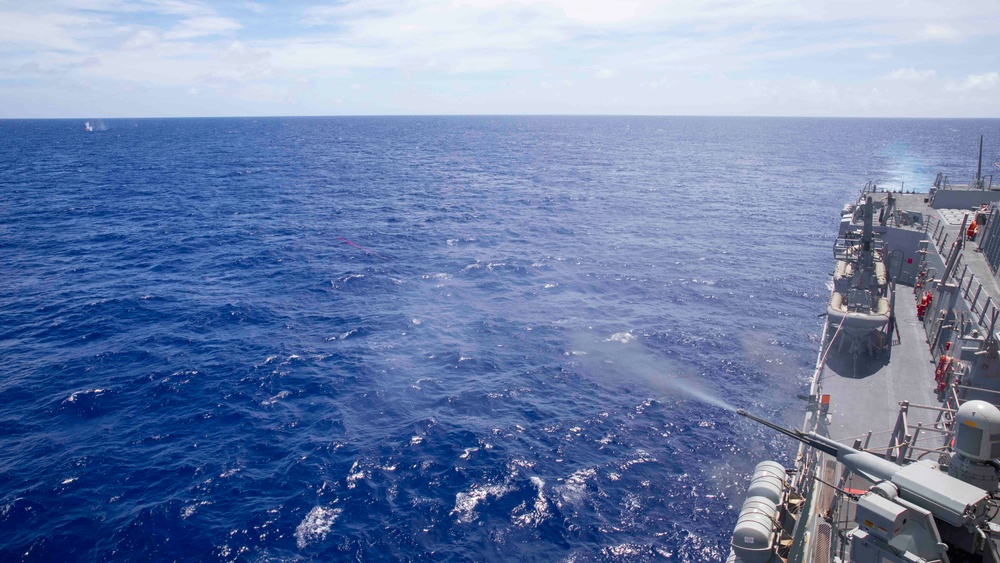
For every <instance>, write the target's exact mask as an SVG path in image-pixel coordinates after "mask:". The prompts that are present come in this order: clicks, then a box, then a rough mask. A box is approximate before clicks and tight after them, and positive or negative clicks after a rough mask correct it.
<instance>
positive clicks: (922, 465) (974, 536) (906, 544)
mask: <svg viewBox="0 0 1000 563" xmlns="http://www.w3.org/2000/svg"><path fill="white" fill-rule="evenodd" d="M736 412H737V414H740V415H741V416H745V417H747V418H749V419H751V420H753V421H755V422H759V423H760V424H763V425H764V426H767V427H768V428H771V429H772V430H775V431H777V432H780V433H782V434H784V435H786V436H789V437H791V438H794V439H796V440H798V441H800V442H802V443H804V444H806V445H808V446H811V447H813V448H815V449H816V450H818V451H820V452H823V453H824V454H827V455H830V456H833V457H835V458H836V459H837V461H838V462H840V463H841V464H842V465H843V466H844V467H845V468H846V469H847V470H849V471H850V472H852V473H854V474H857V475H860V476H861V477H864V478H866V479H868V480H869V481H871V482H872V483H874V485H873V486H872V487H871V489H870V490H869V492H867V493H866V494H864V495H863V496H862V497H861V498H860V499H858V501H857V505H856V514H855V521H856V522H857V524H858V527H857V528H855V529H853V530H852V531H851V532H850V534H851V537H852V547H851V551H852V557H851V559H850V561H852V562H859V563H863V562H867V561H872V562H876V561H878V562H881V561H900V562H903V561H913V560H923V559H907V558H906V557H905V556H904V554H910V555H913V556H917V557H922V558H924V559H926V560H937V559H940V560H941V561H945V562H947V561H949V559H948V553H949V551H948V549H949V548H951V549H956V550H958V551H964V552H966V553H972V554H976V553H978V554H980V555H981V556H983V561H991V560H992V561H994V562H996V563H1000V549H998V547H997V545H996V544H995V540H994V538H993V534H991V531H990V530H991V525H990V524H989V522H988V513H989V512H990V509H991V508H992V507H994V506H995V501H994V500H993V498H992V496H991V495H990V494H989V493H988V492H987V491H985V490H983V489H980V488H978V487H975V486H973V485H970V484H968V483H966V482H964V481H961V480H959V479H957V478H955V477H952V476H950V475H948V474H947V473H944V472H942V471H941V470H940V468H939V466H938V464H936V463H934V462H930V461H920V462H915V463H911V464H909V465H905V466H900V465H896V464H895V463H892V462H890V461H888V460H886V459H883V458H881V457H879V456H877V455H875V454H872V453H869V452H865V451H860V450H857V449H855V448H852V447H850V446H846V445H844V444H840V443H838V442H836V441H834V440H832V439H830V438H827V437H824V436H820V435H818V434H816V433H815V432H802V431H799V430H789V429H787V428H783V427H781V426H778V425H777V424H774V423H772V422H769V421H767V420H764V419H761V418H758V417H756V416H753V415H751V414H749V413H747V412H746V411H745V410H742V409H740V410H737V411H736ZM826 508H827V507H818V510H819V511H820V512H819V513H821V512H822V511H824V510H826ZM942 523H943V524H946V525H941V524H942ZM998 530H1000V528H998ZM994 533H996V532H994Z"/></svg>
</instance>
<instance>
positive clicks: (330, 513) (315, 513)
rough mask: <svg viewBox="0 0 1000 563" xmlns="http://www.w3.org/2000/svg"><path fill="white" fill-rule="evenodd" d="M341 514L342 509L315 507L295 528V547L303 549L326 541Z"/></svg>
mask: <svg viewBox="0 0 1000 563" xmlns="http://www.w3.org/2000/svg"><path fill="white" fill-rule="evenodd" d="M341 512H343V509H341V508H324V507H322V506H314V507H313V509H312V510H310V511H309V514H306V517H305V518H303V519H302V522H299V525H298V527H297V528H295V545H297V546H299V549H303V548H305V547H306V546H307V545H309V544H311V543H315V542H317V541H322V540H324V539H326V535H327V534H328V533H330V528H331V527H332V526H333V523H334V522H336V521H337V517H339V516H340V513H341Z"/></svg>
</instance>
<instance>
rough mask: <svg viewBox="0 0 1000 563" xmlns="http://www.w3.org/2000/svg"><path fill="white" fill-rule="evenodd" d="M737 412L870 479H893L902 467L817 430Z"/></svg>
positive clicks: (738, 410) (741, 411)
mask: <svg viewBox="0 0 1000 563" xmlns="http://www.w3.org/2000/svg"><path fill="white" fill-rule="evenodd" d="M736 414H739V415H740V416H745V417H747V418H749V419H750V420H753V421H754V422H759V423H760V424H763V425H764V426H767V427H768V428H770V429H772V430H775V431H777V432H780V433H782V434H784V435H785V436H788V437H790V438H795V439H796V440H798V441H800V442H802V443H803V444H806V445H808V446H812V447H814V448H816V449H817V450H819V451H821V452H823V453H825V454H829V455H832V456H833V457H835V458H837V461H839V462H840V463H843V464H844V466H845V467H847V468H848V469H849V470H851V471H852V472H855V473H860V474H862V475H864V476H865V477H868V478H870V479H873V480H886V479H891V478H892V476H893V475H894V474H895V473H896V472H897V471H899V469H900V466H898V465H896V464H895V463H892V462H891V461H888V460H886V459H882V458H880V457H878V456H876V455H873V454H870V453H868V452H864V451H859V450H856V449H854V448H852V447H850V446H845V445H844V444H840V443H838V442H837V441H836V440H832V439H830V438H827V437H825V436H820V435H818V434H816V433H815V432H809V433H806V432H802V431H801V430H789V429H788V428H783V427H781V426H778V425H777V424H775V423H773V422H770V421H767V420H764V419H763V418H759V417H756V416H754V415H752V414H750V413H748V412H747V411H745V410H743V409H737V411H736Z"/></svg>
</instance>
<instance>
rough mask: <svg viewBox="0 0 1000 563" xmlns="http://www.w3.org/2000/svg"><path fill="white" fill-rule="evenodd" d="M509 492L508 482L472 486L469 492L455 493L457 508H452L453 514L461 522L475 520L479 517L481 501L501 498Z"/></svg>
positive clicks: (466, 522) (465, 522)
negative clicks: (478, 507)
mask: <svg viewBox="0 0 1000 563" xmlns="http://www.w3.org/2000/svg"><path fill="white" fill-rule="evenodd" d="M509 492H510V485H509V484H508V483H507V482H504V483H501V484H491V485H478V486H475V487H472V488H471V489H469V492H467V493H458V494H457V495H455V508H453V509H452V511H451V515H453V516H456V517H457V518H456V520H457V521H458V523H459V524H468V523H470V522H474V521H475V520H476V518H478V517H479V515H478V514H477V513H476V507H477V506H479V503H480V502H482V501H484V500H486V499H488V498H489V497H493V498H500V497H502V496H504V495H505V494H507V493H509Z"/></svg>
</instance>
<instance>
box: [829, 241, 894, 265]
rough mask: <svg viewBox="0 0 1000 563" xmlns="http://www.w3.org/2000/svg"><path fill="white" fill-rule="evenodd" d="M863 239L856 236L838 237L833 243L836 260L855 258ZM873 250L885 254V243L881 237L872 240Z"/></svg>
mask: <svg viewBox="0 0 1000 563" xmlns="http://www.w3.org/2000/svg"><path fill="white" fill-rule="evenodd" d="M860 245H861V239H860V238H859V237H856V236H843V237H837V239H836V240H835V241H834V243H833V258H834V260H854V259H855V258H857V256H858V247H859V246H860ZM872 250H874V251H875V252H878V253H881V254H882V255H883V256H884V255H885V243H884V242H882V240H881V239H878V238H876V239H873V240H872Z"/></svg>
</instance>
